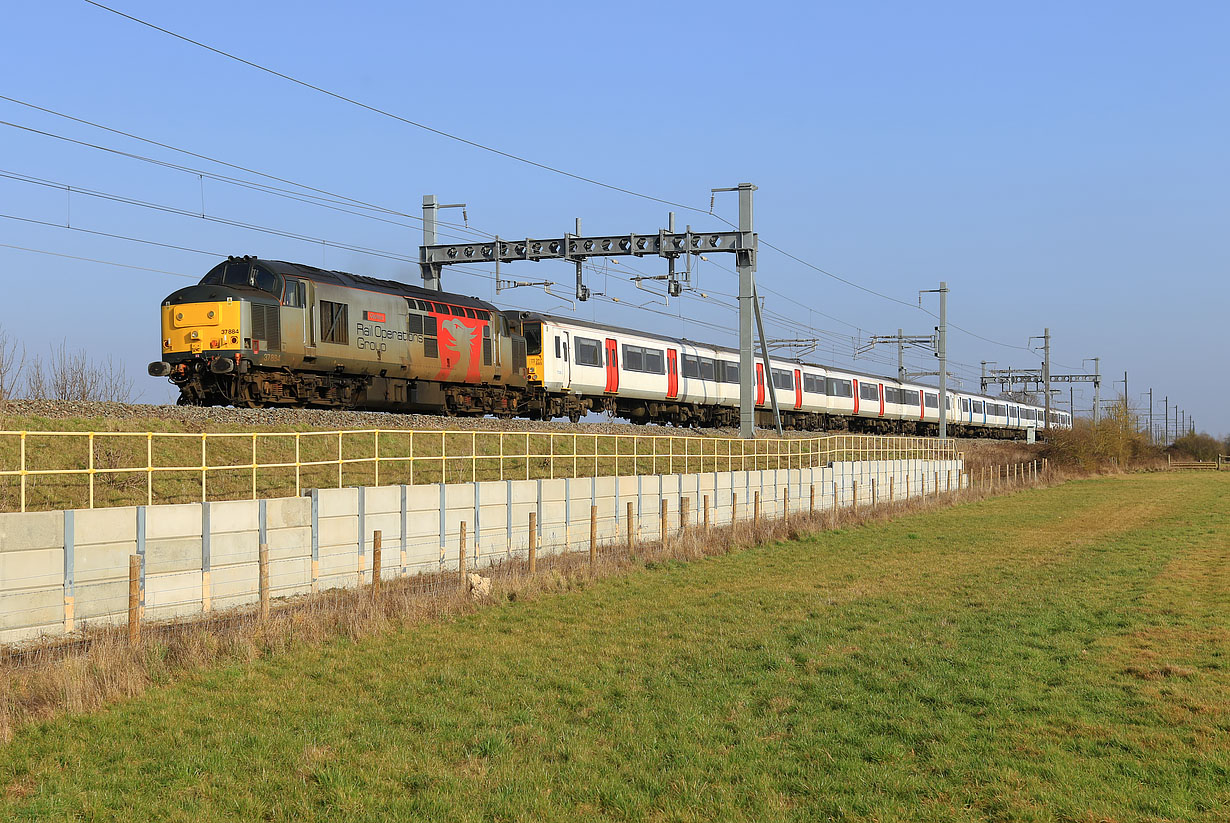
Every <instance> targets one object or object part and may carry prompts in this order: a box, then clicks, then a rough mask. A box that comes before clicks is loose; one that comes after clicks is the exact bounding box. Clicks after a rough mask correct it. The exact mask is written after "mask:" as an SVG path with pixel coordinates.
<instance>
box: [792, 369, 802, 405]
mask: <svg viewBox="0 0 1230 823" xmlns="http://www.w3.org/2000/svg"><path fill="white" fill-rule="evenodd" d="M794 407H795V408H796V409H801V408H803V372H801V371H799V370H798V369H795V370H794Z"/></svg>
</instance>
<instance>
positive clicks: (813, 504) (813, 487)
mask: <svg viewBox="0 0 1230 823" xmlns="http://www.w3.org/2000/svg"><path fill="white" fill-rule="evenodd" d="M810 512H811V513H812V514H815V513H816V484H815V483H812V484H811V508H810Z"/></svg>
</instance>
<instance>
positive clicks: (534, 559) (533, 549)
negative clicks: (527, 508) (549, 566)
mask: <svg viewBox="0 0 1230 823" xmlns="http://www.w3.org/2000/svg"><path fill="white" fill-rule="evenodd" d="M528 559H529V567H530V574H531V575H532V574H534V573H535V572H537V571H538V513H537V512H530V546H529V558H528Z"/></svg>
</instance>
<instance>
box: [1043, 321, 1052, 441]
mask: <svg viewBox="0 0 1230 823" xmlns="http://www.w3.org/2000/svg"><path fill="white" fill-rule="evenodd" d="M1042 341H1043V342H1042V382H1043V383H1044V384H1045V390H1046V428H1047V429H1048V430H1049V429H1050V428H1051V330H1050V329H1049V328H1048V329H1045V330H1043V333H1042Z"/></svg>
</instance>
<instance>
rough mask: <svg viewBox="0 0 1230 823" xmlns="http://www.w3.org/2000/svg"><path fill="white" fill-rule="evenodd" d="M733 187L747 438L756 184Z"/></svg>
mask: <svg viewBox="0 0 1230 823" xmlns="http://www.w3.org/2000/svg"><path fill="white" fill-rule="evenodd" d="M736 191H738V192H739V231H740V232H741V233H742V234H743V237H742V245H743V248H744V249H745V250H744V251H741V252H739V253H738V254H737V255H736V257H735V268H736V269H737V270H738V272H739V436H740V437H742V438H745V439H750V438H752V437H755V435H756V432H755V429H756V395H755V393H754V392H755V390H756V388H755V380H756V365H755V362H754V360H755V358H754V355H753V353H752V315H753V308H754V306H755V300H756V296H755V293H754V291H753V289H754V283H755V281H754V275H755V272H756V253H755V248H754V245H753V244H754V242H755V241H754V237H755V235H753V234H752V192H754V191H756V187H755V186H753V185H752V184H751V183H740V184H739V185H738V187H737V189H736Z"/></svg>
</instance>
